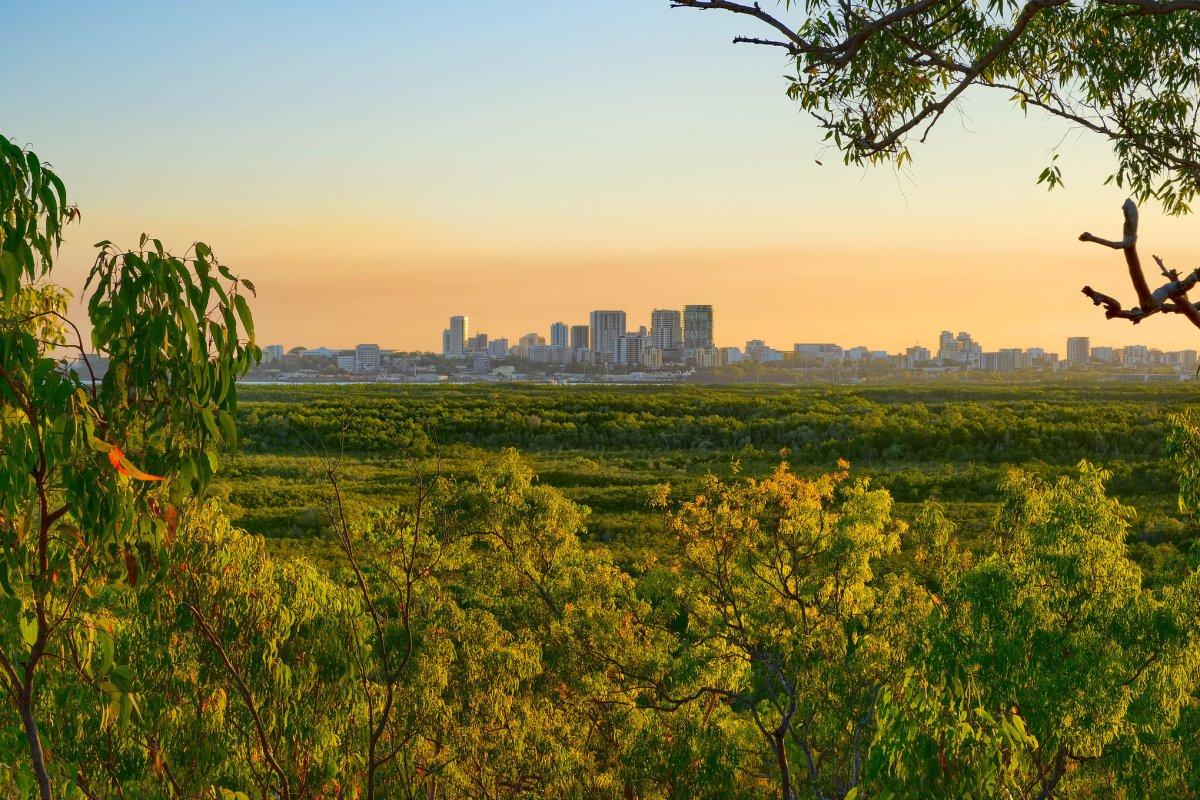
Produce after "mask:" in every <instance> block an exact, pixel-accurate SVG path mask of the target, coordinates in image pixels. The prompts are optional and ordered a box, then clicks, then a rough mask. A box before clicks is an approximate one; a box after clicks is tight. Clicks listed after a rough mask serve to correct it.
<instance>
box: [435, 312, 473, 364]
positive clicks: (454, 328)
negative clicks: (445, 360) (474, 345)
mask: <svg viewBox="0 0 1200 800" xmlns="http://www.w3.org/2000/svg"><path fill="white" fill-rule="evenodd" d="M469 335H470V333H469V330H468V320H467V317H465V316H459V317H451V318H450V327H449V328H446V330H445V331H443V332H442V355H444V356H461V355H463V354H465V353H466V352H467V336H469Z"/></svg>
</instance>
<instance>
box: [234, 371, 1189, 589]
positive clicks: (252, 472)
mask: <svg viewBox="0 0 1200 800" xmlns="http://www.w3.org/2000/svg"><path fill="white" fill-rule="evenodd" d="M1194 392H1195V390H1194V388H1193V387H1191V386H1188V385H1184V386H1124V385H1109V386H1104V385H1099V386H1097V385H1091V386H1060V387H1045V386H997V387H991V386H938V385H932V386H921V387H907V386H900V387H868V388H847V387H838V386H829V387H797V388H782V387H766V386H756V387H733V388H731V387H618V388H601V387H582V386H580V387H538V386H505V387H478V386H460V387H389V386H288V387H265V386H248V387H245V388H243V390H242V393H241V403H240V405H239V416H238V424H239V431H240V433H241V437H242V453H241V454H240V455H239V456H237V458H236V459H234V460H233V461H231V462H230V465H229V467H228V469H226V470H225V471H224V472H223V473H222V475H221V477H220V478H219V480H218V491H219V492H220V494H221V495H222V496H223V497H224V498H225V499H227V500H228V504H229V505H228V507H229V509H230V512H231V513H232V514H233V516H234V519H235V520H236V521H237V522H238V523H239V524H241V525H243V526H245V527H246V528H248V529H249V530H251V531H254V532H257V533H262V534H263V535H265V536H267V537H269V538H271V539H272V540H273V541H272V543H271V546H272V551H273V552H275V553H278V554H287V553H294V552H303V553H307V554H309V555H310V556H312V557H313V558H314V559H315V560H318V561H319V562H324V561H325V560H326V559H330V558H332V557H333V556H332V555H331V554H332V551H333V546H332V544H331V542H330V540H329V534H330V532H331V528H330V521H329V520H330V518H329V515H328V513H327V504H328V502H329V495H330V491H329V486H328V481H327V480H324V479H323V472H322V470H323V467H324V466H326V461H327V460H333V461H335V462H336V463H337V465H338V471H339V474H340V475H341V478H342V489H343V491H344V492H345V494H346V496H347V498H348V499H349V500H350V501H351V502H352V503H354V504H356V505H357V506H359V507H361V508H368V507H372V506H379V505H380V504H389V503H393V502H396V501H399V500H404V499H406V498H409V497H410V496H411V490H410V488H409V487H410V484H411V479H412V478H413V477H414V475H415V474H416V473H418V472H421V473H431V472H434V471H437V472H440V473H442V474H445V475H447V476H455V475H461V474H463V473H464V472H467V471H469V470H470V469H471V468H472V467H473V466H474V464H475V463H477V461H478V460H479V459H480V458H481V457H482V456H483V454H484V453H485V452H487V451H496V450H498V449H501V448H504V447H515V448H517V449H518V450H520V451H521V452H522V454H523V455H524V456H525V457H526V458H527V459H528V460H529V461H530V463H531V464H532V465H533V466H534V468H535V470H536V471H537V474H538V477H539V480H540V481H541V482H543V483H545V484H548V485H550V486H553V487H554V488H556V489H559V490H560V491H562V492H563V494H564V495H565V496H566V497H568V498H569V499H571V500H572V501H574V502H576V503H579V504H581V505H583V506H586V507H587V508H589V509H590V510H591V514H590V515H589V516H588V517H587V520H586V525H587V533H586V534H585V542H586V543H587V544H589V545H590V544H602V545H605V546H606V547H608V548H609V549H610V550H611V551H612V552H613V553H614V555H615V557H616V558H617V560H618V563H621V564H622V565H623V566H625V567H627V568H630V567H632V566H633V565H634V564H635V563H636V562H637V560H638V559H639V558H640V557H643V556H645V555H646V554H647V553H651V552H656V551H660V550H662V549H663V548H664V547H670V546H671V545H670V540H669V537H668V536H667V535H666V531H665V529H664V527H663V523H662V519H661V517H660V515H659V514H657V513H656V512H655V511H654V509H652V508H651V506H650V504H649V500H648V498H649V493H650V490H651V489H652V488H653V487H654V486H656V485H658V484H661V483H670V484H672V485H674V486H676V487H679V488H681V489H686V490H687V491H689V492H691V491H694V490H696V489H698V488H699V484H700V481H701V480H702V479H703V478H704V476H705V475H709V474H712V475H717V476H720V477H723V478H729V477H732V476H734V475H735V474H742V475H757V476H762V475H766V474H769V473H770V471H771V470H773V469H774V467H775V465H776V464H778V463H779V461H780V460H781V455H780V454H781V452H782V451H784V450H786V456H785V457H784V459H785V460H786V461H787V463H788V464H790V465H791V467H792V469H793V470H794V471H795V472H796V473H797V474H801V475H808V476H815V475H818V474H820V473H822V472H823V471H825V470H828V469H830V468H832V467H833V465H834V464H836V462H837V460H838V459H840V458H845V459H846V460H848V461H850V463H851V464H852V465H853V467H854V470H855V473H856V474H860V475H864V476H867V477H870V478H871V479H872V482H873V484H874V485H876V486H879V487H881V488H885V489H887V490H888V491H889V492H890V494H891V495H892V497H893V499H894V500H895V501H896V503H897V510H896V513H897V515H898V516H899V517H900V518H902V519H906V520H911V519H912V518H913V516H914V515H915V513H916V511H917V509H918V508H919V506H920V504H921V503H922V502H923V501H924V500H926V499H929V498H934V497H936V498H937V499H938V500H939V501H940V502H941V503H942V504H943V507H944V509H945V511H946V513H947V515H948V516H949V517H950V518H951V520H952V521H953V522H955V523H956V524H957V525H958V526H959V528H960V532H961V535H962V536H963V537H964V538H965V539H966V541H967V542H968V543H969V544H971V545H973V546H974V545H975V544H977V543H978V542H977V539H978V538H979V537H980V536H982V535H983V534H984V533H985V532H986V531H987V530H989V528H990V526H991V523H992V518H993V516H994V515H995V512H996V509H997V508H998V504H999V502H1000V500H1001V498H1002V491H1001V486H1002V484H1003V483H1004V480H1005V475H1006V473H1007V471H1008V470H1009V469H1010V468H1012V467H1015V466H1019V467H1021V468H1022V469H1023V470H1025V471H1027V472H1029V473H1031V474H1035V475H1039V476H1042V477H1044V478H1048V479H1049V478H1055V477H1060V476H1063V475H1067V474H1069V473H1071V472H1072V471H1073V469H1074V467H1075V465H1076V464H1077V463H1078V462H1079V460H1080V459H1088V460H1089V461H1091V462H1093V463H1095V464H1098V465H1101V466H1103V467H1104V469H1106V470H1108V471H1109V472H1110V473H1111V475H1112V478H1111V479H1110V481H1109V487H1110V490H1111V491H1112V492H1113V493H1114V494H1115V495H1116V496H1118V497H1120V498H1121V499H1122V500H1123V501H1124V502H1126V503H1129V504H1132V505H1134V506H1136V507H1137V509H1138V512H1139V513H1138V515H1137V516H1136V517H1135V518H1134V519H1133V520H1132V522H1131V532H1132V536H1131V542H1130V544H1131V546H1132V547H1133V551H1134V553H1135V554H1136V556H1137V558H1138V560H1139V561H1140V562H1141V563H1143V565H1145V566H1146V567H1147V569H1148V571H1149V573H1150V574H1151V575H1152V576H1153V575H1158V574H1160V573H1174V572H1177V570H1179V569H1182V564H1183V561H1182V558H1183V556H1184V554H1186V552H1187V550H1188V548H1189V547H1190V546H1191V542H1192V538H1193V536H1194V528H1193V526H1192V525H1191V523H1190V521H1189V520H1188V519H1187V518H1186V517H1183V516H1181V515H1180V514H1179V511H1178V508H1177V503H1176V494H1177V486H1176V479H1175V473H1174V467H1173V466H1172V465H1171V464H1170V463H1168V462H1167V461H1166V460H1165V459H1164V447H1165V440H1166V437H1167V431H1168V425H1167V421H1168V418H1169V416H1170V415H1171V414H1172V413H1177V412H1180V411H1182V410H1184V409H1185V408H1186V407H1187V405H1188V404H1189V403H1191V402H1193V398H1194ZM318 456H320V457H318Z"/></svg>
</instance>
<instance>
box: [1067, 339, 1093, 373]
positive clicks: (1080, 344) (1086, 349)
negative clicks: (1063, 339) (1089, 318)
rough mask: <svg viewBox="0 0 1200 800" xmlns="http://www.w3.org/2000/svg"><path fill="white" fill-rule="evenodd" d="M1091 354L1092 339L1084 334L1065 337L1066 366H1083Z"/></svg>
mask: <svg viewBox="0 0 1200 800" xmlns="http://www.w3.org/2000/svg"><path fill="white" fill-rule="evenodd" d="M1091 356H1092V341H1091V339H1089V338H1088V337H1086V336H1072V337H1070V338H1068V339H1067V366H1070V367H1074V366H1081V367H1082V366H1085V365H1086V364H1087V363H1088V361H1090V360H1091Z"/></svg>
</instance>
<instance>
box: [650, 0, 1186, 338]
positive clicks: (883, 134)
mask: <svg viewBox="0 0 1200 800" xmlns="http://www.w3.org/2000/svg"><path fill="white" fill-rule="evenodd" d="M670 5H671V6H672V7H674V8H686V9H696V10H711V11H721V12H725V13H729V14H733V15H736V16H738V17H740V18H743V19H745V20H746V23H747V24H748V25H749V26H750V30H749V33H750V35H745V36H738V37H736V38H735V39H734V42H735V43H744V44H751V45H756V46H761V47H770V48H775V49H778V50H779V51H780V52H782V53H783V54H784V55H785V56H786V58H787V60H788V62H789V64H790V68H789V72H788V75H787V94H788V96H789V97H790V98H791V99H792V100H794V101H795V102H796V103H797V104H798V105H799V107H800V108H801V109H802V110H804V111H805V112H807V113H808V114H809V115H811V116H812V118H813V119H814V120H816V122H817V124H818V125H819V126H820V128H821V129H822V130H824V132H825V134H824V135H825V140H826V141H828V142H829V143H830V144H831V145H833V146H834V147H835V148H837V149H838V150H839V151H840V153H841V155H842V159H843V161H844V162H845V163H846V164H856V165H857V164H876V163H892V164H894V165H896V166H897V167H902V166H904V165H906V164H908V163H909V162H910V161H911V160H912V145H913V144H914V143H916V142H924V141H925V139H926V138H927V137H928V136H929V133H930V131H931V130H932V129H933V128H934V127H936V126H937V124H938V123H939V122H941V121H942V120H943V118H944V117H945V116H946V115H947V114H949V113H951V112H953V111H954V110H955V109H956V108H957V107H959V106H960V104H961V103H962V101H963V100H964V99H965V98H966V97H968V96H969V95H970V94H971V93H972V92H985V91H986V92H991V93H998V94H999V95H1001V96H1003V97H1005V98H1007V99H1008V101H1009V102H1011V103H1012V104H1013V105H1014V106H1015V107H1016V108H1017V109H1018V110H1020V111H1021V112H1023V113H1027V112H1028V111H1029V110H1030V109H1034V110H1036V111H1041V112H1044V113H1045V114H1048V115H1049V116H1051V117H1053V118H1055V119H1058V120H1062V121H1064V122H1065V123H1067V124H1068V125H1070V126H1073V127H1075V128H1078V129H1081V130H1084V131H1088V132H1089V133H1092V134H1095V135H1098V136H1101V137H1103V138H1104V139H1106V140H1107V141H1108V142H1109V143H1110V144H1111V146H1112V149H1113V155H1114V158H1115V167H1114V168H1113V170H1112V171H1111V172H1110V174H1109V176H1108V179H1107V181H1108V182H1110V183H1114V184H1115V185H1117V186H1121V187H1128V189H1129V191H1130V192H1131V194H1132V195H1133V198H1135V199H1136V200H1138V201H1145V200H1148V199H1156V200H1158V201H1159V202H1160V203H1161V204H1162V206H1163V208H1164V209H1165V210H1166V211H1167V212H1168V213H1170V214H1182V213H1186V212H1188V211H1189V210H1190V203H1191V201H1192V200H1193V198H1194V197H1195V195H1196V191H1197V188H1198V187H1200V129H1198V128H1197V120H1198V119H1200V2H1197V0H989V1H988V2H986V3H982V2H963V0H836V2H835V0H804V2H800V1H799V0H783V2H782V3H781V4H780V5H781V6H782V8H781V9H780V10H779V11H777V12H773V11H770V10H766V9H764V8H763V7H762V5H760V4H759V3H758V2H737V1H736V0H670ZM1057 159H1058V154H1057V153H1055V154H1054V155H1053V157H1052V158H1051V161H1050V163H1049V165H1047V166H1046V167H1045V168H1044V169H1043V170H1042V172H1041V174H1040V175H1039V176H1038V182H1039V183H1045V184H1047V185H1048V186H1050V187H1055V186H1058V185H1061V184H1062V182H1063V177H1062V171H1061V168H1060V167H1059V165H1058V163H1057ZM1131 212H1132V213H1131ZM1125 213H1126V224H1125V233H1124V236H1123V237H1122V239H1121V240H1118V241H1110V242H1106V241H1105V240H1102V239H1098V238H1096V237H1091V236H1090V235H1089V234H1084V236H1082V237H1081V238H1082V239H1084V240H1085V241H1099V242H1101V243H1105V244H1108V245H1109V246H1112V247H1117V248H1119V249H1123V250H1124V251H1125V254H1126V259H1127V261H1128V262H1129V270H1130V277H1131V280H1132V283H1133V287H1134V290H1135V291H1136V294H1137V305H1136V306H1135V307H1134V308H1133V309H1131V310H1130V309H1122V307H1121V304H1120V303H1119V302H1117V301H1116V300H1114V299H1113V298H1112V297H1110V296H1108V295H1104V294H1101V293H1099V292H1094V291H1093V290H1092V289H1091V288H1090V287H1088V288H1085V289H1084V293H1085V294H1087V295H1088V297H1089V298H1091V299H1092V300H1093V302H1095V303H1096V304H1097V305H1103V306H1104V307H1105V311H1106V314H1107V316H1108V318H1110V319H1113V318H1121V319H1127V320H1130V321H1132V322H1134V323H1137V322H1139V321H1141V319H1143V318H1144V317H1146V316H1149V315H1150V314H1154V313H1158V312H1160V311H1164V312H1174V313H1179V314H1182V315H1183V316H1184V317H1185V318H1187V319H1188V320H1189V321H1190V322H1192V323H1193V324H1194V325H1196V326H1197V327H1200V308H1198V307H1197V305H1196V304H1194V303H1192V302H1191V301H1190V300H1188V298H1187V294H1186V293H1187V290H1188V289H1190V288H1192V286H1194V284H1195V283H1196V281H1197V279H1200V273H1195V272H1193V273H1191V274H1190V275H1186V276H1181V275H1180V273H1178V272H1176V271H1174V270H1171V269H1169V268H1168V267H1166V266H1164V265H1162V264H1161V262H1160V264H1159V266H1160V268H1161V270H1162V273H1163V275H1164V277H1165V278H1166V280H1165V282H1164V283H1163V284H1162V286H1161V287H1160V288H1159V289H1157V290H1156V291H1151V289H1150V288H1149V287H1148V285H1147V282H1146V280H1145V278H1144V276H1143V273H1142V268H1141V266H1140V264H1138V263H1137V255H1136V250H1135V249H1134V244H1135V243H1136V237H1137V219H1136V210H1135V209H1133V204H1132V203H1129V204H1128V205H1127V207H1126V212H1125Z"/></svg>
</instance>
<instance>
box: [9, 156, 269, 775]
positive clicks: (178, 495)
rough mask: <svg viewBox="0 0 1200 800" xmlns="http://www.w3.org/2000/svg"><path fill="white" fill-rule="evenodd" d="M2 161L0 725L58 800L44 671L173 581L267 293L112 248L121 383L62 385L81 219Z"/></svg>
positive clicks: (39, 177) (115, 371)
mask: <svg viewBox="0 0 1200 800" xmlns="http://www.w3.org/2000/svg"><path fill="white" fill-rule="evenodd" d="M0 157H2V161H0V175H2V176H3V179H2V180H0V201H2V202H3V206H2V207H0V219H2V220H3V228H2V233H0V237H2V238H0V251H2V252H3V253H4V257H3V261H2V263H0V269H3V281H0V283H2V284H3V295H2V296H0V299H2V301H3V303H2V305H0V310H2V311H3V312H4V314H5V316H4V317H3V318H2V319H0V443H2V444H3V456H2V461H0V543H2V545H3V561H2V562H0V576H2V577H3V581H0V584H2V587H3V590H4V597H3V601H2V606H3V608H2V613H3V626H2V627H0V668H2V673H3V682H2V683H0V688H2V690H3V692H4V694H5V696H6V698H7V699H8V700H9V701H10V702H11V708H12V709H13V710H15V711H16V718H12V717H7V716H6V717H3V718H0V726H3V727H4V728H5V734H6V735H11V736H12V737H17V736H21V737H23V738H24V739H25V740H26V741H27V743H28V748H29V755H30V758H29V760H28V762H26V764H25V766H24V767H23V768H22V771H20V772H18V773H17V775H16V778H15V780H16V781H17V782H18V783H19V784H21V785H26V784H30V785H32V784H36V786H37V789H38V793H39V795H40V796H41V797H42V798H48V797H49V796H50V783H51V775H50V772H51V771H57V770H60V769H67V767H66V766H65V765H64V766H63V767H61V768H60V767H56V766H53V765H51V766H48V765H47V763H46V758H45V744H44V743H43V741H42V738H41V735H40V732H39V724H38V722H39V721H38V719H37V717H36V715H35V713H34V710H35V708H36V707H37V706H38V705H39V698H38V695H39V691H40V690H39V686H40V684H41V682H42V679H41V677H40V674H41V672H42V671H43V667H44V666H45V665H46V664H68V663H71V662H72V661H73V660H80V659H82V660H87V659H88V658H89V657H90V655H89V654H90V652H91V651H92V650H93V649H94V647H95V646H96V639H95V636H94V632H93V631H92V627H93V625H92V622H91V621H90V620H89V618H88V616H87V614H86V613H84V612H83V611H82V609H81V600H82V598H84V597H86V596H87V595H89V594H91V593H92V592H95V591H97V590H99V589H100V588H101V587H103V586H105V585H108V584H112V583H114V582H117V581H126V582H128V583H129V584H131V585H138V584H140V583H144V582H145V581H146V580H147V579H149V578H150V576H161V575H162V574H163V573H164V571H165V570H166V569H167V565H168V561H169V558H168V553H167V543H166V540H165V532H166V530H167V527H168V525H169V520H170V519H171V518H172V517H173V515H174V511H173V510H172V509H173V504H176V503H178V502H180V501H182V500H184V499H186V498H188V497H190V496H191V495H192V494H193V493H194V492H197V491H200V490H202V489H203V487H204V486H205V485H206V484H207V482H208V479H209V478H210V477H211V476H212V473H213V471H214V468H215V464H216V453H217V452H218V451H219V449H220V448H222V447H224V446H228V445H230V444H232V437H233V428H234V425H233V416H232V415H233V412H234V411H235V409H236V400H235V398H236V392H235V389H234V379H235V378H236V376H237V375H239V374H241V373H243V372H245V370H246V369H247V368H248V367H249V365H250V363H251V362H252V361H253V360H254V359H255V358H257V348H256V347H255V346H254V343H253V338H252V336H253V328H252V322H251V318H250V313H249V309H248V307H247V305H246V301H245V299H244V298H243V297H242V296H241V295H240V294H239V293H238V288H239V287H243V286H244V287H246V288H252V287H249V285H248V284H246V283H245V282H240V281H238V280H237V279H236V278H234V277H233V276H232V274H231V273H229V271H228V270H227V269H225V268H224V267H219V266H216V265H215V262H214V261H213V260H212V258H211V253H210V252H209V251H208V248H207V247H206V246H205V245H203V244H197V245H196V246H195V256H194V257H193V258H181V257H175V256H171V255H169V254H167V253H166V252H165V251H164V250H163V248H162V245H161V244H160V243H158V242H157V241H155V242H154V249H153V250H152V251H145V250H141V251H137V252H133V251H131V252H120V251H118V250H116V249H115V248H113V247H112V246H111V245H110V244H109V243H107V242H102V243H101V244H100V245H99V247H100V252H99V255H98V256H97V259H96V263H95V265H94V267H93V268H92V271H91V274H90V276H89V281H88V282H89V286H91V287H93V288H92V294H91V297H90V300H89V302H88V312H89V317H90V319H91V322H92V325H93V331H92V349H93V350H94V351H95V352H98V353H99V354H101V355H102V356H104V357H106V358H108V359H109V369H108V371H107V373H106V374H104V376H103V377H102V378H98V379H97V378H96V377H95V376H94V375H92V374H89V375H88V377H87V380H86V381H85V380H83V379H82V378H81V377H80V376H79V375H78V374H77V372H76V371H70V370H66V369H63V368H62V364H61V363H60V362H59V361H58V360H57V359H56V358H55V357H54V355H53V353H52V348H54V347H56V346H61V345H67V346H69V347H73V348H74V349H75V350H77V351H78V352H79V353H80V354H81V355H82V354H83V353H84V352H85V347H84V344H83V342H82V340H81V338H80V337H79V334H78V331H77V330H76V329H75V328H74V326H73V325H72V324H71V323H70V322H69V321H68V320H67V318H66V317H65V316H64V315H63V313H62V312H63V308H64V299H63V298H64V294H63V293H62V292H61V291H60V290H58V289H56V288H55V287H53V286H47V285H41V284H39V283H37V282H38V281H39V280H41V279H42V278H44V277H45V276H46V275H47V274H48V273H49V271H50V269H51V266H52V256H53V252H54V249H55V248H56V247H57V245H58V244H59V243H60V241H61V232H62V226H63V225H64V224H66V223H67V222H69V221H70V220H72V219H73V218H74V217H75V216H76V214H77V212H75V210H74V209H72V208H70V207H68V206H67V204H66V193H65V191H64V190H63V188H62V182H61V181H60V180H59V179H58V177H57V176H56V175H55V174H54V173H53V172H52V171H51V170H50V169H49V168H48V167H47V166H45V165H43V164H42V163H41V162H40V160H39V159H38V158H37V156H35V155H34V154H32V153H29V152H26V151H24V150H21V149H20V148H18V147H16V146H15V145H13V144H12V143H11V142H9V141H8V140H7V139H0ZM145 243H146V240H145V238H144V237H143V240H142V244H143V245H144V244H145ZM214 268H215V269H216V270H217V271H218V272H219V273H220V276H221V278H224V279H225V280H227V281H228V285H227V286H222V283H221V280H220V279H219V278H218V277H217V276H214V275H213V274H212V270H213V269H214ZM68 334H73V335H74V336H73V338H72V336H69V335H68ZM243 334H245V335H246V336H249V337H251V338H250V339H249V341H246V340H245V339H243V338H242V335H243ZM88 369H89V370H90V365H89V367H88ZM135 463H136V464H138V465H141V466H135ZM52 668H53V667H52ZM111 669H112V668H110V670H109V671H110V673H111ZM101 677H103V676H101ZM113 687H114V688H110V689H108V690H107V691H110V692H116V693H118V694H121V693H124V692H125V691H126V690H125V688H124V687H123V686H121V685H120V684H119V683H113ZM51 749H53V744H52V746H51ZM26 770H27V771H26ZM74 777H75V776H73V775H72V774H71V773H70V771H69V770H68V771H67V772H66V773H65V776H64V780H66V781H68V782H69V781H72V780H74Z"/></svg>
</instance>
